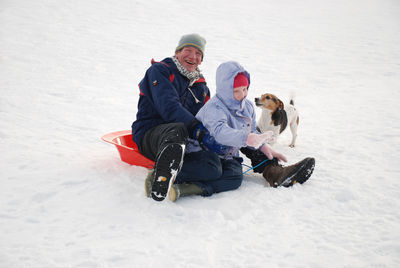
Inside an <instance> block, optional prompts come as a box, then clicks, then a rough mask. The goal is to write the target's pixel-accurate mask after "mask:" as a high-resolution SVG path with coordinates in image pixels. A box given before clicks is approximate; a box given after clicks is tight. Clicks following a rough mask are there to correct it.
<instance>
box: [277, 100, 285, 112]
mask: <svg viewBox="0 0 400 268" xmlns="http://www.w3.org/2000/svg"><path fill="white" fill-rule="evenodd" d="M278 104H279V105H278V109H279V110H283V109H285V105H284V104H283V102H282V101H281V100H280V99H278Z"/></svg>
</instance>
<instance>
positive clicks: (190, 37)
mask: <svg viewBox="0 0 400 268" xmlns="http://www.w3.org/2000/svg"><path fill="white" fill-rule="evenodd" d="M188 46H190V47H195V48H197V49H198V50H200V51H201V53H202V54H203V57H204V49H205V46H206V39H204V38H203V37H201V36H200V35H198V34H195V33H193V34H187V35H184V36H182V37H181V40H179V43H178V46H177V47H176V49H175V52H176V51H179V50H181V49H182V48H184V47H188Z"/></svg>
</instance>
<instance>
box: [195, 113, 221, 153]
mask: <svg viewBox="0 0 400 268" xmlns="http://www.w3.org/2000/svg"><path fill="white" fill-rule="evenodd" d="M188 130H189V136H190V137H191V138H192V139H195V140H197V141H198V142H199V144H200V146H201V147H202V148H203V150H205V148H207V149H208V150H210V151H213V152H215V153H217V154H224V153H226V151H227V147H226V146H223V145H221V144H219V143H218V142H216V141H215V139H214V137H212V136H211V135H210V132H209V131H208V130H207V129H206V128H205V127H204V126H203V124H202V123H201V122H200V121H198V120H193V122H192V123H191V124H190V126H189V127H188Z"/></svg>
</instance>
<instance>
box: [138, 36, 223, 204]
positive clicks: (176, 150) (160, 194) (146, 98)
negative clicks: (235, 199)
mask: <svg viewBox="0 0 400 268" xmlns="http://www.w3.org/2000/svg"><path fill="white" fill-rule="evenodd" d="M205 44H206V40H205V39H204V38H203V37H201V36H200V35H198V34H188V35H184V36H182V38H181V39H180V41H179V44H178V46H177V47H176V50H175V55H174V56H173V57H168V58H166V59H164V60H162V61H161V62H154V61H152V66H151V67H150V68H149V69H148V70H147V72H146V74H145V77H144V78H143V80H142V81H141V82H140V84H139V88H140V98H139V103H138V112H137V115H136V121H135V122H133V124H132V137H133V140H134V142H135V143H136V144H137V145H138V148H139V151H140V153H142V154H143V155H144V156H146V157H148V158H149V159H152V160H155V162H156V163H155V167H154V170H151V171H150V172H149V175H148V178H147V179H146V182H145V189H146V195H147V196H150V195H151V197H152V198H153V199H154V200H157V201H162V200H163V199H164V198H165V196H166V194H167V192H168V190H169V187H170V185H171V184H172V183H173V181H174V179H175V177H176V175H177V173H178V172H179V171H180V169H181V167H182V160H183V156H184V152H185V147H186V143H187V140H188V138H189V137H190V138H193V139H196V140H197V141H198V142H200V143H201V144H202V146H205V147H207V148H208V149H211V150H212V151H218V150H219V149H220V147H221V146H220V145H218V144H216V143H215V142H214V141H213V139H212V138H211V137H210V136H209V135H208V133H206V130H205V129H204V127H203V126H202V125H201V123H200V122H199V121H197V120H196V118H195V115H196V113H197V112H198V110H199V109H200V108H201V107H202V106H203V105H204V104H205V103H206V102H207V100H208V99H209V98H210V91H209V89H208V87H207V85H206V81H205V79H204V77H203V75H202V74H201V72H200V70H199V68H198V66H199V65H200V64H201V63H202V61H203V58H204V49H205ZM194 133H196V134H194Z"/></svg>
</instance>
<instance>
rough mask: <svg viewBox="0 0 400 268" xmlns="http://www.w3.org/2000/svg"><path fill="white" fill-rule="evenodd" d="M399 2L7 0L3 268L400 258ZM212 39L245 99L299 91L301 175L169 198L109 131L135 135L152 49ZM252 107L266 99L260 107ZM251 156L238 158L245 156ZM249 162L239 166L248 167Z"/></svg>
mask: <svg viewBox="0 0 400 268" xmlns="http://www.w3.org/2000/svg"><path fill="white" fill-rule="evenodd" d="M399 14H400V1H398V0H351V1H349V0H332V1H328V0H326V1H324V0H302V1H298V0H281V1H274V0H264V1H258V0H248V1H236V0H220V1H218V0H204V1H193V0H185V1H177V0H155V1H153V0H146V1H145V0H119V1H110V0H69V1H56V0H35V1H31V0H1V1H0V89H1V96H0V149H1V161H0V267H5V268H8V267H12V268H16V267H29V268H30V267H57V268H58V267H76V268H78V267H80V268H81V267H87V268H104V267H400V202H399V198H400V190H399V189H400V176H399V175H400V168H399V164H400V155H399V151H400V138H399V136H400V110H399V104H398V103H399V101H400V90H399V89H400V49H399V48H400V15H399ZM193 32H196V33H199V34H201V35H203V36H204V37H205V38H206V39H207V45H206V52H205V57H204V62H203V64H202V65H201V69H202V71H203V73H204V75H205V77H206V79H207V81H208V85H209V87H210V90H211V92H212V94H214V93H215V71H216V68H217V67H218V65H219V64H220V63H222V62H224V61H228V60H236V61H238V62H240V63H241V64H242V65H243V66H244V67H245V68H247V69H248V70H249V72H250V73H251V86H250V92H249V97H248V98H249V99H250V100H253V99H254V97H257V96H259V95H261V94H263V93H266V92H270V93H273V94H275V95H277V96H278V97H280V98H281V99H282V100H284V101H288V100H289V97H290V96H291V94H293V93H294V94H295V96H296V98H295V105H296V107H297V109H298V110H299V113H300V125H299V129H298V134H299V136H298V139H297V146H296V147H295V148H294V149H292V148H289V147H288V144H289V143H290V138H291V137H290V131H286V132H285V133H284V134H283V135H282V136H281V137H279V139H278V142H277V143H276V144H275V145H274V147H275V149H276V150H279V151H281V152H283V153H284V154H285V155H286V156H287V157H288V159H289V162H288V164H292V163H295V162H297V161H299V160H301V159H302V158H304V157H307V156H313V157H315V158H316V168H315V171H314V174H313V176H312V177H311V179H310V180H309V181H308V182H307V183H305V184H303V185H295V186H294V187H292V188H278V189H274V188H271V187H268V186H267V183H266V181H265V180H264V179H263V178H262V177H261V175H260V174H255V173H253V172H249V173H247V174H246V175H245V178H244V181H243V184H242V186H241V187H240V188H239V189H237V190H235V191H231V192H224V193H219V194H215V195H213V196H212V197H209V198H204V197H201V196H192V197H186V198H182V199H179V200H178V202H176V203H172V202H170V201H169V200H165V201H163V202H155V201H153V200H152V199H149V198H146V197H145V195H144V179H145V176H146V174H147V170H146V169H145V168H143V167H138V166H130V165H128V164H126V163H124V162H122V161H121V160H120V158H119V155H118V152H117V150H116V148H115V147H114V146H112V145H110V144H108V143H105V142H103V141H102V140H101V139H100V137H101V136H102V135H104V134H106V133H109V132H113V131H117V130H124V129H130V126H131V123H132V121H133V120H134V119H135V115H136V111H137V101H138V96H139V91H138V87H137V84H138V83H139V81H140V80H141V78H142V77H143V75H144V73H145V71H146V69H147V68H148V67H149V66H150V60H151V58H154V59H155V60H162V59H163V58H165V57H167V56H172V55H173V51H174V49H175V47H176V45H177V43H178V40H179V38H180V37H181V35H183V34H187V33H193ZM257 113H258V114H260V113H261V110H257ZM246 162H247V163H248V161H246ZM244 170H246V169H244Z"/></svg>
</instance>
